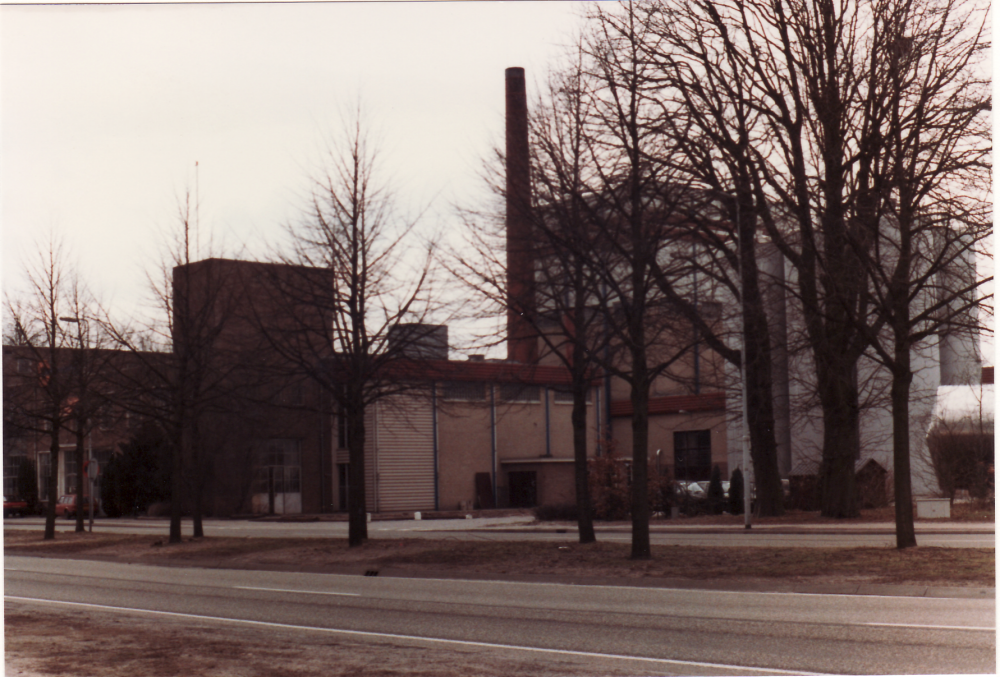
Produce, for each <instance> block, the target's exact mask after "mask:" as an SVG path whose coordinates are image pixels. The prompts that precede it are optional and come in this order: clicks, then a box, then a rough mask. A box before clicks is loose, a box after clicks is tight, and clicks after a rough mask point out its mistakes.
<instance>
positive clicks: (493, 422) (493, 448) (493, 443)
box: [489, 383, 499, 508]
mask: <svg viewBox="0 0 1000 677" xmlns="http://www.w3.org/2000/svg"><path fill="white" fill-rule="evenodd" d="M489 389H490V464H491V466H492V468H493V507H494V508H495V507H497V505H498V504H499V497H498V496H497V401H496V395H495V394H494V390H493V384H492V383H490V384H489Z"/></svg>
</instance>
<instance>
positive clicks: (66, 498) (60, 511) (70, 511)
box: [56, 494, 99, 519]
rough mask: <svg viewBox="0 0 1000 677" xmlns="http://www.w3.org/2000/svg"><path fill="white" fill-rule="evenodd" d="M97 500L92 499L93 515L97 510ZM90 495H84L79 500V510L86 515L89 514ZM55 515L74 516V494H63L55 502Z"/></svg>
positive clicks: (67, 517)
mask: <svg viewBox="0 0 1000 677" xmlns="http://www.w3.org/2000/svg"><path fill="white" fill-rule="evenodd" d="M98 505H99V504H98V502H97V499H96V498H95V499H94V515H97V512H98ZM89 506H90V496H84V497H83V500H81V501H80V512H81V513H83V515H84V516H85V517H86V516H87V515H89V514H90V512H89V511H90V507H89ZM56 517H65V518H66V519H72V518H74V517H76V494H63V495H62V496H60V497H59V502H58V503H56Z"/></svg>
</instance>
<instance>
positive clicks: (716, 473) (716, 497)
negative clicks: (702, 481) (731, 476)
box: [707, 465, 732, 515]
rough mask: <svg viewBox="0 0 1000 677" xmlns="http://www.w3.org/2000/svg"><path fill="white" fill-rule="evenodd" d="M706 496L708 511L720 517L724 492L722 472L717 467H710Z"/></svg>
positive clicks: (724, 500)
mask: <svg viewBox="0 0 1000 677" xmlns="http://www.w3.org/2000/svg"><path fill="white" fill-rule="evenodd" d="M731 486H732V485H730V487H731ZM707 494H708V511H709V512H710V513H711V514H713V515H721V514H722V510H723V508H724V507H725V502H726V492H725V491H723V489H722V471H721V470H720V469H719V466H717V465H715V466H712V476H711V478H709V481H708V492H707Z"/></svg>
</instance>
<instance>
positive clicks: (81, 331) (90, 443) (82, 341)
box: [59, 317, 97, 533]
mask: <svg viewBox="0 0 1000 677" xmlns="http://www.w3.org/2000/svg"><path fill="white" fill-rule="evenodd" d="M59 320H60V321H61V322H66V323H67V324H75V325H76V326H77V341H78V343H79V346H80V350H82V351H86V350H87V342H86V338H87V337H89V336H90V323H89V322H87V319H86V318H80V317H60V318H59ZM84 356H85V357H86V355H84ZM80 401H81V402H82V401H83V393H82V392H81V393H80ZM85 422H86V420H85V419H83V420H81V425H84V423H85ZM93 467H96V464H94V436H93V432H92V431H90V430H88V431H87V462H86V463H85V464H84V467H83V468H79V467H78V468H77V469H76V471H77V472H78V473H81V472H85V471H86V470H87V469H88V468H93ZM87 480H88V481H90V501H88V503H87V508H88V511H89V513H90V519H89V525H88V526H89V529H88V530H89V531H90V533H93V532H94V491H95V490H96V488H97V481H96V480H97V478H96V476H95V477H94V478H90V477H87ZM77 486H79V485H77ZM76 503H77V506H79V505H80V497H79V496H77V499H76Z"/></svg>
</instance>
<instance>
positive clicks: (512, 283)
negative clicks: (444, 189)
mask: <svg viewBox="0 0 1000 677" xmlns="http://www.w3.org/2000/svg"><path fill="white" fill-rule="evenodd" d="M504 74H505V76H506V83H507V88H506V91H507V97H506V102H507V123H506V126H507V149H506V152H507V359H508V360H512V361H515V362H524V363H533V362H537V361H538V342H537V339H536V337H535V331H534V329H533V327H532V326H531V323H530V322H529V321H528V320H527V319H525V316H530V315H533V314H534V312H535V257H534V252H533V246H532V244H533V243H532V237H531V218H530V209H531V179H530V177H531V175H530V163H529V156H528V98H527V95H526V93H525V86H524V69H523V68H508V69H507V70H506V71H505V73H504Z"/></svg>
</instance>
